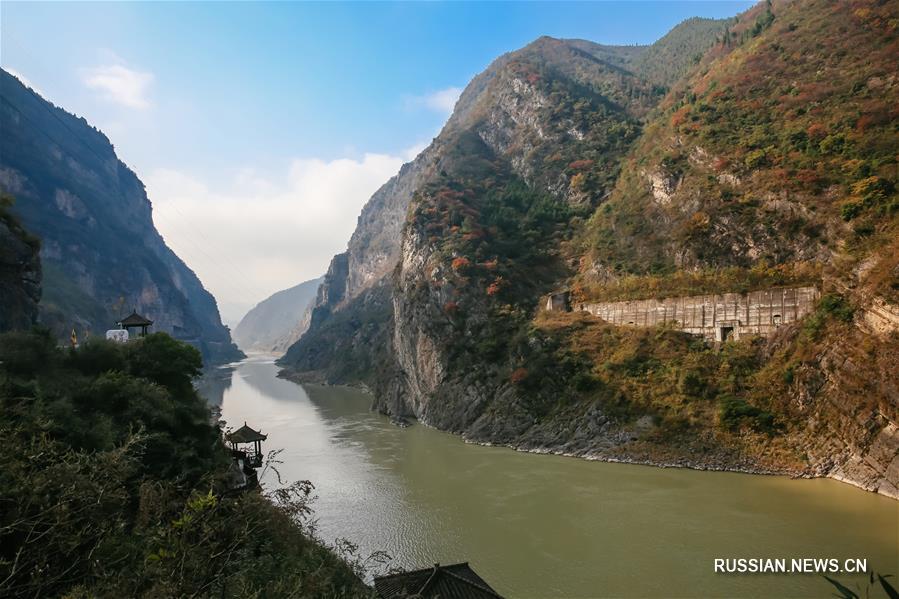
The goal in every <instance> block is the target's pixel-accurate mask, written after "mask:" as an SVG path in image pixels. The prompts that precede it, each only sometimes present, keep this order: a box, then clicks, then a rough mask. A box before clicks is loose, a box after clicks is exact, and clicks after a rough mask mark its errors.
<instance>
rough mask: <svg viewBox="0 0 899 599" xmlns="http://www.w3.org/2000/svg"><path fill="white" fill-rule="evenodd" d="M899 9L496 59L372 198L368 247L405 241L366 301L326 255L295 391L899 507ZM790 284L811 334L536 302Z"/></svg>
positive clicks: (550, 42)
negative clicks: (335, 391) (356, 394)
mask: <svg viewBox="0 0 899 599" xmlns="http://www.w3.org/2000/svg"><path fill="white" fill-rule="evenodd" d="M897 17H899V15H897V5H896V4H895V3H878V2H864V1H860V2H849V3H829V2H824V1H811V2H796V3H787V2H784V3H779V2H775V3H774V4H773V5H772V4H765V3H763V4H760V5H758V6H756V7H754V8H753V9H752V10H750V11H748V12H747V13H745V14H743V15H741V16H740V17H739V18H738V19H736V20H734V21H729V22H723V23H709V22H707V21H703V20H691V21H687V22H685V23H684V24H682V25H681V26H679V27H678V28H675V29H674V30H673V31H672V32H671V33H670V34H669V35H668V36H666V37H665V38H662V40H660V41H659V42H658V43H657V44H656V45H654V46H651V47H649V48H615V47H603V46H599V45H596V44H591V43H590V42H584V41H579V40H575V41H566V40H555V39H551V38H540V39H539V40H537V41H535V42H534V43H532V44H530V45H529V46H527V47H525V48H523V49H522V50H519V51H517V52H513V53H511V54H508V55H505V56H503V57H501V58H499V59H497V61H496V62H495V63H494V64H493V65H491V66H490V67H489V68H488V69H487V70H486V71H485V72H484V73H482V74H481V75H478V76H477V77H476V78H475V79H474V80H473V81H472V82H471V83H470V84H469V86H468V87H467V88H466V90H465V92H464V93H463V94H462V96H461V98H460V100H459V102H458V104H457V106H456V109H455V111H454V114H453V116H452V117H451V118H450V120H449V122H448V123H447V125H446V127H445V128H444V130H443V131H442V132H441V134H440V136H438V138H437V139H435V140H434V143H433V144H432V145H431V146H430V147H429V148H428V149H427V150H425V152H423V153H422V155H421V156H419V157H418V158H417V159H416V161H415V162H414V163H413V164H411V165H407V166H406V167H404V171H402V172H401V173H400V174H399V175H398V177H397V178H396V179H395V180H394V181H392V182H391V183H389V184H388V186H391V185H393V186H397V184H398V183H402V188H403V193H402V197H400V196H398V195H395V194H391V192H390V189H389V187H388V186H385V189H382V190H381V191H380V192H379V194H381V195H380V196H379V195H378V194H376V198H377V199H376V198H373V200H372V202H371V203H370V204H369V206H367V207H366V209H365V211H364V212H363V218H360V224H359V228H357V231H356V233H355V234H354V239H362V238H365V236H366V235H367V234H369V233H368V232H366V230H365V229H366V227H367V226H368V223H373V222H377V221H378V220H379V219H382V220H383V219H385V218H386V215H387V214H388V213H389V221H390V222H391V223H393V224H392V227H393V228H394V230H396V229H397V227H398V225H397V219H398V218H399V216H400V214H403V216H404V220H403V221H402V222H403V224H402V235H401V237H400V242H399V244H398V246H392V245H390V244H389V243H385V244H384V245H383V246H382V248H389V249H388V250H387V251H384V250H382V251H379V252H377V255H378V256H379V259H380V260H381V266H380V267H379V269H378V271H377V272H378V273H380V274H379V275H378V276H370V277H368V278H367V279H366V280H367V281H368V283H367V286H364V287H360V286H359V285H357V284H354V283H353V281H357V280H359V279H360V277H359V275H358V269H357V266H356V265H357V264H360V263H361V262H363V261H360V260H359V259H358V258H356V259H352V258H351V259H347V255H341V256H340V257H338V258H336V259H335V261H334V262H333V263H332V268H331V270H330V271H329V274H328V276H327V277H326V280H325V283H324V284H323V286H322V287H321V288H320V290H319V297H318V300H317V302H316V308H315V310H314V313H313V318H312V326H311V328H310V330H309V332H308V333H307V334H306V335H305V336H304V337H303V338H302V339H301V340H300V341H299V342H298V343H297V344H296V345H294V346H293V347H292V348H291V349H290V351H289V352H288V354H287V355H286V357H285V359H284V361H283V363H284V365H285V366H287V367H288V372H289V373H291V375H292V376H295V377H298V378H301V379H303V378H307V379H308V378H314V379H323V380H327V381H330V382H352V381H359V382H364V383H365V384H367V385H369V386H370V387H371V388H372V390H373V392H374V394H375V405H376V407H377V408H378V409H380V410H382V411H385V412H387V413H391V414H395V415H411V416H415V417H417V418H419V419H421V420H423V421H425V422H427V423H428V424H431V425H433V426H436V427H439V428H442V429H446V430H451V431H456V432H460V433H463V434H464V435H466V436H467V437H468V438H470V439H472V440H476V441H481V442H489V443H502V444H508V445H512V446H515V447H520V448H525V449H536V450H541V451H557V452H565V453H572V454H576V455H592V456H596V457H601V458H612V459H624V460H634V461H645V462H651V463H673V464H681V465H692V466H697V467H715V468H726V469H746V470H753V471H776V472H791V473H797V474H824V475H830V476H834V477H837V478H843V479H846V480H849V481H851V482H854V483H855V484H859V485H861V486H864V487H866V488H870V489H875V490H879V491H880V492H883V493H886V494H889V495H893V496H897V495H899V491H897V485H899V435H897V432H896V431H897V428H896V422H897V421H899V405H897V404H899V400H897V397H899V390H897V388H896V381H895V377H893V376H891V375H890V373H891V372H895V371H897V370H899V364H897V363H896V361H897V358H896V356H899V340H897V333H896V328H897V326H899V309H897V308H896V303H897V299H899V298H897V297H896V293H897V290H899V279H897V275H899V272H897V262H896V260H899V252H897V249H899V248H897V243H899V241H897V235H896V229H895V225H896V212H897V211H896V206H897V199H896V169H897V157H896V148H897V147H899V144H897V130H896V123H897V119H896V116H897V114H896V109H895V106H897V102H896V90H897V88H896V85H897V74H896V71H895V64H894V63H895V61H894V60H892V59H891V57H892V56H895V55H896V54H897V50H899V47H897V24H899V20H897ZM660 63H664V64H666V65H668V66H667V68H665V69H660V68H658V66H659V64H660ZM672 74H677V75H679V76H678V77H672V76H671V75H672ZM407 197H408V198H410V200H409V202H408V209H407V211H404V210H401V209H402V208H403V204H404V203H405V198H407ZM388 205H390V206H392V207H391V208H390V209H389V210H383V209H382V207H384V206H388ZM351 249H352V244H351ZM356 251H357V255H364V254H365V252H364V251H361V252H360V251H359V250H358V248H357V250H356ZM350 256H351V257H352V251H351V252H350ZM369 272H374V271H369ZM790 284H802V285H809V286H814V287H816V288H818V289H819V290H820V293H821V296H822V299H821V302H820V304H819V305H818V306H817V308H816V309H815V310H814V311H813V313H812V314H811V315H810V316H807V317H806V318H805V319H804V320H803V321H801V322H799V323H798V324H793V325H789V326H785V327H783V328H781V329H780V331H779V332H778V334H776V335H774V336H773V337H771V338H768V339H765V338H755V339H743V340H740V341H737V342H728V343H723V344H721V345H720V346H709V345H708V344H706V343H705V342H704V341H702V340H701V339H697V338H694V337H691V336H689V335H687V334H685V333H682V332H680V331H678V330H676V327H670V326H669V327H662V328H635V327H617V326H613V325H610V324H607V323H604V322H602V321H601V320H599V319H597V318H594V317H591V316H589V315H586V314H584V313H581V312H578V311H575V312H551V313H546V312H544V311H542V310H541V309H540V306H541V305H542V302H541V298H544V297H545V295H546V294H547V293H549V292H551V291H554V290H558V289H564V288H570V289H571V291H572V296H573V302H574V304H575V307H576V306H577V304H578V303H579V302H582V301H588V300H591V301H595V300H609V299H629V298H652V297H660V296H671V295H691V294H697V293H707V292H725V291H727V292H737V293H740V292H744V291H747V290H750V289H769V288H772V287H778V286H783V285H790ZM360 289H361V291H360Z"/></svg>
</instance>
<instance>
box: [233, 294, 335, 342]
mask: <svg viewBox="0 0 899 599" xmlns="http://www.w3.org/2000/svg"><path fill="white" fill-rule="evenodd" d="M322 279H323V277H319V278H317V279H313V280H311V281H304V282H302V283H300V284H299V285H296V286H294V287H291V288H290V289H284V290H282V291H279V292H277V293H274V294H272V295H271V296H270V297H268V298H266V299H264V300H262V301H261V302H259V303H258V304H256V305H255V306H254V307H253V309H252V310H250V311H249V312H247V313H246V315H244V317H243V318H241V319H240V323H238V325H237V327H235V329H234V333H233V337H234V341H235V342H237V345H238V346H240V348H241V349H243V350H244V351H249V350H255V351H272V350H275V351H279V348H284V349H286V348H287V347H289V346H291V345H293V343H295V342H296V340H297V339H299V338H300V336H301V335H302V334H303V333H304V332H306V329H307V328H308V327H309V316H310V312H311V308H310V304H311V303H312V300H313V299H315V294H316V292H317V291H318V286H319V285H320V284H321V282H322ZM285 331H287V333H286V334H285ZM280 351H283V349H281V350H280Z"/></svg>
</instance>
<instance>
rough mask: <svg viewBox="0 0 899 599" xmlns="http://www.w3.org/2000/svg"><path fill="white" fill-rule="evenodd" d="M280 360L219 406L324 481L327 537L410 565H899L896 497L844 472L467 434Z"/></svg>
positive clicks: (667, 571) (818, 589) (599, 581)
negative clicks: (307, 379) (563, 448)
mask: <svg viewBox="0 0 899 599" xmlns="http://www.w3.org/2000/svg"><path fill="white" fill-rule="evenodd" d="M276 372H277V367H276V366H275V365H274V364H273V362H272V360H271V359H268V360H263V359H259V358H255V359H253V360H249V361H245V362H243V363H241V364H240V365H239V366H238V367H237V369H236V370H235V372H234V374H233V378H232V382H231V386H230V388H227V389H226V390H225V391H224V404H223V413H224V418H225V419H226V420H229V421H233V422H235V423H237V422H240V423H242V422H243V421H244V420H246V421H247V422H249V423H250V425H251V426H253V427H254V428H257V429H261V430H262V431H263V432H264V433H266V434H268V435H269V439H268V442H267V443H266V447H267V448H268V449H271V448H283V449H284V452H283V453H282V454H281V458H282V459H283V461H284V463H283V464H282V466H281V472H282V474H283V475H284V477H285V479H288V480H297V479H309V480H312V481H313V482H314V483H315V484H316V486H317V493H318V497H319V498H318V501H317V505H316V512H317V514H318V517H319V526H320V531H321V535H322V536H323V537H324V538H325V539H328V540H331V539H334V538H336V537H346V538H348V539H351V540H353V541H354V542H356V543H358V544H359V545H360V547H361V549H362V550H363V552H366V553H367V552H371V551H375V550H386V551H388V552H389V553H391V554H392V555H394V556H395V557H396V560H397V564H398V565H401V566H422V565H427V564H430V563H433V562H435V561H440V562H444V563H448V562H450V561H466V560H467V561H471V562H472V563H473V564H474V566H475V569H476V570H477V571H478V572H479V573H480V574H482V575H483V576H484V577H485V578H486V579H487V580H488V581H490V583H491V584H492V585H493V586H494V587H495V588H497V589H498V590H499V591H500V592H503V593H506V594H507V595H509V596H512V597H602V596H636V597H645V596H656V597H674V596H683V597H691V596H734V597H736V596H742V597H752V596H784V595H788V596H822V595H826V594H829V593H830V588H829V587H828V586H827V584H826V582H824V581H823V579H821V578H820V577H819V576H816V575H742V576H740V575H720V574H719V575H715V574H714V573H713V571H712V566H713V559H714V558H716V557H772V558H774V557H785V558H792V557H837V558H845V557H863V558H868V559H869V562H870V564H871V565H872V566H873V567H874V568H877V569H878V570H880V571H882V572H893V573H895V572H897V570H899V564H897V561H899V557H897V551H899V550H897V547H899V541H897V530H899V528H897V527H899V511H897V510H899V503H897V502H895V501H893V500H889V499H886V498H883V497H879V496H875V495H872V494H868V493H864V492H862V491H859V490H857V489H854V488H852V487H849V486H847V485H843V484H841V483H837V482H835V481H829V480H814V481H792V480H789V479H786V478H782V477H760V476H748V475H740V474H731V473H714V472H695V471H689V470H674V469H671V470H665V469H659V468H651V467H643V466H628V465H622V464H603V463H596V462H587V461H584V460H577V459H573V458H563V457H558V456H546V455H531V454H522V453H518V452H514V451H511V450H506V449H501V448H487V447H480V446H474V445H468V444H465V443H463V442H462V441H461V440H460V439H459V438H458V437H454V436H452V435H447V434H444V433H440V432H438V431H435V430H432V429H429V428H426V427H424V426H420V425H415V426H412V427H409V428H405V429H401V428H397V427H395V426H393V425H391V424H390V423H389V422H388V421H387V419H386V418H383V417H381V416H379V415H377V414H373V413H371V412H370V411H369V409H368V408H369V403H370V398H369V397H368V396H366V395H365V394H363V393H361V392H359V391H357V390H353V389H346V388H333V387H317V386H307V387H305V388H303V387H300V386H299V385H295V384H293V383H291V382H289V381H285V380H282V379H278V378H276V376H275V374H276ZM844 578H845V577H844ZM822 583H823V584H822Z"/></svg>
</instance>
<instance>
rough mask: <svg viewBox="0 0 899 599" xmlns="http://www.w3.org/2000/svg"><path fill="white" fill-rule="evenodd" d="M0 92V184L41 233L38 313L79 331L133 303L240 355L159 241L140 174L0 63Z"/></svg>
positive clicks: (215, 352) (101, 324)
mask: <svg viewBox="0 0 899 599" xmlns="http://www.w3.org/2000/svg"><path fill="white" fill-rule="evenodd" d="M0 96H2V105H0V128H2V132H3V135H2V136H0V190H2V191H3V192H4V193H6V194H9V195H11V196H13V197H14V198H15V207H14V212H15V213H16V214H18V215H19V217H20V218H21V220H22V222H23V224H24V226H25V228H26V229H27V230H28V231H29V232H31V233H32V234H34V235H36V236H37V237H39V238H40V239H41V260H42V262H43V275H44V290H43V297H42V299H41V303H40V320H41V322H42V323H43V324H44V325H46V326H48V327H50V328H51V329H52V330H53V331H54V333H55V334H56V335H57V336H58V337H65V338H68V336H69V334H70V333H71V331H72V329H73V328H74V329H75V330H76V332H77V333H78V335H79V337H80V338H82V339H83V338H84V336H85V335H87V334H90V335H102V334H103V332H104V331H106V330H107V329H110V328H113V327H114V326H115V325H114V323H115V321H116V320H118V319H119V318H121V317H123V316H126V315H127V314H128V313H130V312H131V310H137V311H138V312H140V313H142V314H143V315H145V316H147V317H148V318H150V319H151V320H153V321H155V325H154V330H159V331H166V332H170V333H172V334H173V335H174V336H175V337H176V338H178V339H182V340H186V341H190V342H191V343H193V344H195V345H196V346H197V347H199V348H200V349H201V351H202V352H203V355H204V358H206V359H207V360H211V361H227V360H233V359H236V358H238V357H240V355H241V354H240V351H239V350H238V349H237V348H236V347H235V346H234V345H233V344H232V343H231V336H230V333H229V332H228V329H227V328H226V327H225V326H224V325H222V323H221V319H220V317H219V312H218V307H217V306H216V303H215V299H214V298H213V297H212V295H210V294H209V292H207V291H206V290H205V289H204V288H203V285H202V284H201V283H200V281H199V279H197V276H196V275H195V274H194V273H193V271H191V270H190V269H189V268H188V267H187V266H186V265H185V264H184V263H183V262H182V261H181V260H180V259H179V258H178V257H177V256H176V255H175V254H174V253H173V252H172V251H171V250H170V249H169V248H168V247H167V246H166V245H165V242H164V241H163V239H162V237H161V236H160V235H159V233H158V232H157V231H156V229H155V227H154V225H153V220H152V217H151V205H150V201H149V200H148V199H147V195H146V192H145V190H144V185H143V183H141V181H140V180H139V179H138V178H137V176H136V175H135V174H134V173H133V172H132V171H131V170H130V169H129V168H128V167H127V166H125V165H124V164H123V163H122V162H121V161H120V160H119V159H118V158H117V157H116V154H115V151H114V149H113V147H112V144H111V143H110V142H109V140H108V139H107V138H106V136H105V135H103V134H102V133H101V132H100V131H98V130H97V129H95V128H93V127H91V126H90V125H89V124H88V123H87V122H86V121H85V120H84V119H83V118H78V117H75V116H73V115H71V114H69V113H67V112H65V111H64V110H62V109H61V108H58V107H56V106H53V105H52V104H50V103H49V102H47V101H46V100H44V99H43V98H41V97H40V96H39V95H37V94H36V93H34V92H33V91H31V90H30V89H28V88H26V87H25V86H23V85H22V84H21V83H20V82H19V81H18V79H16V78H15V77H13V76H12V75H10V74H8V73H6V72H5V71H3V72H0Z"/></svg>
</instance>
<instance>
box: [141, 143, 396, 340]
mask: <svg viewBox="0 0 899 599" xmlns="http://www.w3.org/2000/svg"><path fill="white" fill-rule="evenodd" d="M405 160H406V158H405V156H391V155H386V154H365V155H364V156H363V157H362V158H361V159H360V160H353V159H348V158H343V159H338V160H331V161H325V160H319V159H302V160H294V161H293V162H292V163H291V164H290V165H289V168H287V170H286V172H283V173H282V174H281V175H280V176H279V177H276V178H271V177H266V176H264V175H263V174H261V173H259V172H257V171H256V170H254V169H249V168H245V169H239V170H238V171H237V172H236V173H235V176H234V178H233V180H231V181H227V182H223V183H222V182H217V184H216V185H215V187H213V186H212V185H210V184H207V183H206V182H204V181H202V180H200V179H198V178H196V177H193V176H191V175H189V174H187V173H184V172H181V171H178V170H175V169H158V170H156V171H153V172H151V173H150V175H149V176H148V177H146V178H145V181H146V184H147V191H148V193H149V196H150V199H151V200H152V202H153V212H154V220H155V223H156V227H157V228H158V229H159V231H160V232H161V233H162V235H163V237H165V240H166V242H167V243H168V244H169V246H170V247H171V248H172V249H173V250H175V252H176V253H177V254H178V255H179V256H180V257H181V258H182V259H183V260H184V261H185V262H186V263H187V264H188V266H190V267H191V268H192V269H194V271H195V272H196V273H197V274H198V275H199V276H200V279H201V280H202V281H203V283H204V285H206V286H207V288H208V289H209V290H210V291H211V292H212V294H213V295H215V297H216V298H217V299H218V300H219V305H220V307H221V308H222V313H223V318H224V320H225V321H226V322H232V323H233V322H236V321H237V320H238V319H239V318H240V317H241V316H242V315H243V314H242V311H245V310H246V309H247V308H249V307H251V306H252V305H253V304H255V303H256V302H258V301H260V300H262V299H264V298H265V297H267V296H268V295H270V294H272V293H274V292H275V291H278V290H281V289H285V288H287V287H290V286H292V285H296V284H297V283H299V282H301V281H304V280H307V279H312V278H315V277H318V276H320V275H322V274H324V272H325V270H326V269H327V267H328V263H329V261H330V260H331V257H332V256H333V255H334V254H336V253H338V252H341V251H343V250H344V249H345V248H346V243H347V241H348V240H349V238H350V235H351V234H352V232H353V229H354V228H355V225H356V218H357V217H358V215H359V212H360V211H361V209H362V206H363V205H364V203H365V202H366V201H367V200H368V198H369V197H370V196H371V194H372V193H374V192H375V191H376V190H377V189H378V187H380V186H381V185H382V184H383V183H384V182H385V181H387V179H389V178H390V177H392V176H393V175H395V174H396V172H397V171H398V170H399V168H400V166H402V164H403V162H404V161H405Z"/></svg>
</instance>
